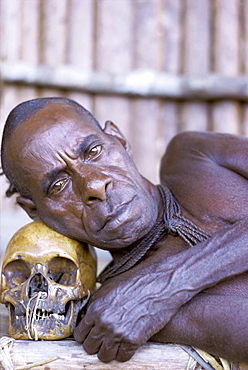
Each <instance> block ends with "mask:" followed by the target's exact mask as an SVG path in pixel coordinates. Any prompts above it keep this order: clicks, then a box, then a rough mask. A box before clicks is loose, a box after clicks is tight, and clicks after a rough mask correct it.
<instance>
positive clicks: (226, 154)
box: [2, 98, 248, 362]
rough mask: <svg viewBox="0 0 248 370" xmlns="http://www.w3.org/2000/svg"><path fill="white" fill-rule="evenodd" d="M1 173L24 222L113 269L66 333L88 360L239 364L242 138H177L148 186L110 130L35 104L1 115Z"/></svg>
mask: <svg viewBox="0 0 248 370" xmlns="http://www.w3.org/2000/svg"><path fill="white" fill-rule="evenodd" d="M2 167H3V171H4V173H5V175H6V176H7V177H8V179H9V180H10V189H9V191H8V193H9V195H10V194H12V193H14V192H18V193H19V195H18V196H17V202H18V203H19V205H20V206H21V207H23V209H24V210H25V211H26V212H27V213H28V214H29V216H30V217H31V218H32V219H34V220H36V219H41V220H42V221H43V222H44V223H45V224H47V225H48V226H50V227H51V228H53V229H55V230H57V231H58V232H60V233H62V234H64V235H66V236H68V237H72V238H75V239H77V240H80V241H83V242H85V243H89V244H92V245H95V246H97V247H99V248H102V249H105V250H109V251H110V252H111V254H112V256H113V258H114V262H115V265H114V266H113V267H111V268H110V269H109V270H108V271H107V272H105V273H104V274H103V275H102V277H101V280H102V281H104V280H105V282H104V283H103V285H102V287H101V288H100V289H99V290H98V291H97V293H96V294H95V295H94V297H93V298H92V300H91V303H90V305H89V307H88V309H87V313H86V315H85V317H84V318H83V320H82V321H81V323H80V324H79V325H78V327H77V328H76V331H75V338H76V340H77V341H78V342H82V343H83V345H84V348H85V350H86V351H87V352H88V353H90V354H95V353H98V357H99V358H100V360H102V361H104V362H109V361H111V360H113V359H117V360H118V361H126V360H128V359H130V358H131V357H132V355H133V354H134V353H135V351H136V349H137V348H138V347H139V346H140V345H142V344H143V343H145V342H146V341H147V340H148V339H151V340H155V341H160V342H162V343H169V342H174V343H181V344H186V345H190V346H195V347H198V348H201V349H203V350H205V351H208V352H210V353H212V354H215V355H218V356H221V357H224V358H227V359H229V360H232V361H243V362H248V320H247V312H248V272H247V270H248V262H247V261H248V202H247V198H248V140H247V139H246V138H242V137H236V136H232V135H224V134H214V133H196V132H195V133H193V132H192V133H182V134H179V135H177V136H176V137H175V138H174V139H173V140H172V142H171V143H170V144H169V146H168V148H167V151H166V153H165V155H164V157H163V160H162V164H161V185H160V186H155V185H153V184H151V183H150V182H149V181H148V180H146V179H145V178H143V177H142V176H141V175H140V174H139V173H138V170H137V168H136V166H135V164H134V162H133V160H132V158H131V152H130V147H129V144H128V142H127V141H126V139H125V137H124V136H123V135H122V134H121V132H120V131H119V130H118V128H117V127H116V126H115V125H114V124H113V123H112V122H109V121H107V122H106V124H105V127H104V129H101V127H100V125H99V124H98V122H97V121H96V120H95V119H94V117H93V116H92V115H91V114H90V113H89V112H88V111H86V110H85V109H84V108H83V107H81V106H80V105H78V104H77V103H75V102H73V101H71V100H68V99H62V98H43V99H35V100H31V101H28V102H25V103H22V104H21V105H19V106H17V107H16V108H15V109H14V110H13V111H12V112H11V113H10V115H9V117H8V120H7V122H6V126H5V131H4V135H3V143H2Z"/></svg>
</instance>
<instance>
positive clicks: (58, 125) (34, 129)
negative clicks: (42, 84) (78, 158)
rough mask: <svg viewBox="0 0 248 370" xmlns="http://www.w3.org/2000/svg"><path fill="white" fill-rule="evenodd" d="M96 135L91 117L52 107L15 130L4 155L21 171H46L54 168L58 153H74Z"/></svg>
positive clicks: (66, 108)
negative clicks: (84, 141) (83, 142)
mask: <svg viewBox="0 0 248 370" xmlns="http://www.w3.org/2000/svg"><path fill="white" fill-rule="evenodd" d="M99 135H100V136H102V135H103V131H102V130H101V129H100V127H98V126H97V124H96V123H95V121H94V120H93V118H91V116H90V115H88V114H82V115H80V114H79V113H78V112H77V111H76V110H73V109H71V108H68V107H64V106H61V105H56V104H53V105H51V106H48V107H46V108H44V109H42V110H40V111H38V112H37V113H36V114H35V115H34V116H33V117H32V118H30V119H28V120H27V121H25V122H23V123H21V124H20V125H19V126H18V127H17V128H16V129H15V131H14V133H13V135H12V137H11V140H10V143H9V145H8V148H9V150H7V155H8V159H9V161H10V163H11V165H12V166H14V167H15V163H18V166H20V167H21V169H22V170H23V171H24V172H30V171H32V172H36V171H37V169H39V171H42V170H44V171H45V170H46V169H48V168H51V166H54V165H55V164H54V161H56V160H58V152H60V151H65V150H66V151H70V154H73V152H74V151H76V148H77V147H78V145H80V143H81V142H82V141H83V140H84V139H86V138H89V137H91V138H92V137H98V136H99ZM20 167H19V168H20Z"/></svg>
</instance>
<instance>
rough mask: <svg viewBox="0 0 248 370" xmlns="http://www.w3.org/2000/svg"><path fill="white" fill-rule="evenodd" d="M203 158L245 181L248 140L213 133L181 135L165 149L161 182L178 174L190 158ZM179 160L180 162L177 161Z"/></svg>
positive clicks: (247, 164)
mask: <svg viewBox="0 0 248 370" xmlns="http://www.w3.org/2000/svg"><path fill="white" fill-rule="evenodd" d="M197 156H199V157H200V156H201V157H204V156H205V157H206V158H209V159H210V160H211V161H213V162H215V163H216V164H217V165H219V166H221V167H224V168H226V169H229V170H231V171H232V172H235V173H237V174H239V175H241V176H243V177H244V178H245V179H248V138H245V137H242V136H236V135H231V134H224V133H223V134H222V133H213V132H190V131H189V132H182V133H180V134H178V135H176V136H175V137H174V138H173V139H172V140H171V142H170V143H169V145H168V148H167V150H166V152H165V155H164V157H163V159H162V162H161V168H160V173H161V178H162V180H163V178H164V177H166V176H167V174H169V175H170V174H176V173H177V174H179V175H180V173H181V170H182V168H183V167H185V166H186V168H187V167H188V165H190V163H189V162H188V160H189V157H191V158H190V159H191V160H192V158H193V157H197ZM178 158H180V160H178Z"/></svg>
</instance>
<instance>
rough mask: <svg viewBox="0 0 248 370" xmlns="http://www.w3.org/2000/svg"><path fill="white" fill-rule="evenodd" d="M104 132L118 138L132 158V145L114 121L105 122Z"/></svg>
mask: <svg viewBox="0 0 248 370" xmlns="http://www.w3.org/2000/svg"><path fill="white" fill-rule="evenodd" d="M103 131H104V132H105V133H106V134H109V135H112V136H114V137H116V138H117V139H118V140H119V142H120V143H121V145H122V146H124V148H125V149H126V151H127V152H128V154H129V155H130V157H132V156H133V152H132V148H131V145H130V143H129V142H128V140H127V139H126V138H125V136H124V135H123V133H122V132H121V131H120V130H119V128H118V127H117V126H116V125H115V124H114V123H113V122H112V121H106V122H105V127H104V129H103Z"/></svg>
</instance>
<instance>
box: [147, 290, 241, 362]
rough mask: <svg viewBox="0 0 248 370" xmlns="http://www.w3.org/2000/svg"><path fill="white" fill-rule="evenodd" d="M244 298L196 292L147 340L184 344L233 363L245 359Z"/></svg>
mask: <svg viewBox="0 0 248 370" xmlns="http://www.w3.org/2000/svg"><path fill="white" fill-rule="evenodd" d="M247 312H248V299H244V298H241V297H225V296H218V295H209V294H207V293H200V294H199V295H197V296H196V297H194V298H193V299H192V300H191V301H190V302H188V303H187V304H185V305H184V306H183V307H181V309H180V310H179V311H178V312H177V314H176V315H175V316H174V317H173V318H172V319H171V321H170V322H169V323H168V324H167V325H166V326H165V327H164V328H163V329H162V330H161V331H160V332H159V333H157V334H155V335H154V336H153V337H152V338H151V340H152V341H156V342H160V343H178V344H186V345H189V346H192V347H196V348H200V349H203V350H205V351H206V352H209V353H211V354H214V355H216V356H219V357H222V358H225V359H228V360H230V361H233V362H236V361H237V362H240V361H243V362H248V321H247Z"/></svg>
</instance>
